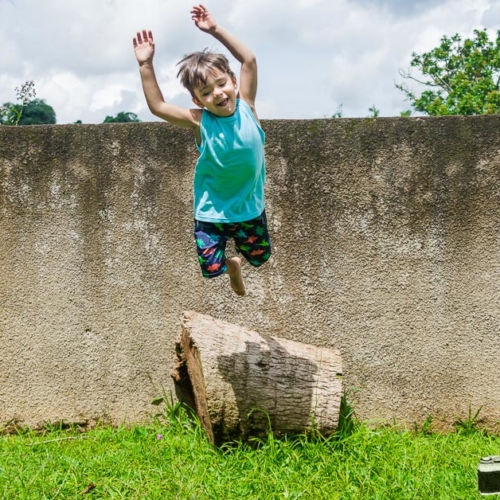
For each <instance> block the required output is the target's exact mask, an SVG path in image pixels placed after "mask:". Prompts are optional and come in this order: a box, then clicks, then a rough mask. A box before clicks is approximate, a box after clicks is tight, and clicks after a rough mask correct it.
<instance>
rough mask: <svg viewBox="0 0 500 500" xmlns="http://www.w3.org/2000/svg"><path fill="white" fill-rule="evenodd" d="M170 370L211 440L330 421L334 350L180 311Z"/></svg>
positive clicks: (337, 381)
mask: <svg viewBox="0 0 500 500" xmlns="http://www.w3.org/2000/svg"><path fill="white" fill-rule="evenodd" d="M181 323H182V332H181V336H180V338H179V340H178V342H177V343H176V361H175V365H174V368H173V370H172V377H173V379H174V383H175V388H176V394H177V397H178V399H179V400H180V401H183V402H185V403H187V404H188V405H189V406H190V407H191V408H192V409H193V410H194V411H195V412H196V414H197V415H198V418H199V420H200V422H201V425H202V426H203V428H204V429H205V431H206V432H207V435H208V437H209V439H210V440H211V442H212V443H215V444H219V443H221V442H223V441H226V440H233V439H241V440H245V439H248V437H250V436H263V435H265V434H266V433H267V432H268V431H269V430H270V429H272V431H273V432H274V433H275V434H277V435H282V434H297V433H304V432H309V431H311V430H312V429H314V430H315V431H318V432H320V433H321V434H323V435H328V434H330V433H332V432H333V431H334V430H335V429H336V428H337V425H338V419H339V410H340V399H341V395H342V361H341V357H340V354H339V352H338V351H337V350H333V349H326V348H321V347H315V346H312V345H307V344H302V343H299V342H294V341H291V340H286V339H281V338H276V337H270V336H268V335H262V334H259V333H257V332H254V331H251V330H248V329H246V328H243V327H241V326H237V325H233V324H231V323H227V322H224V321H221V320H217V319H214V318H212V317H210V316H207V315H204V314H199V313H196V312H192V311H190V312H185V313H183V315H182V318H181Z"/></svg>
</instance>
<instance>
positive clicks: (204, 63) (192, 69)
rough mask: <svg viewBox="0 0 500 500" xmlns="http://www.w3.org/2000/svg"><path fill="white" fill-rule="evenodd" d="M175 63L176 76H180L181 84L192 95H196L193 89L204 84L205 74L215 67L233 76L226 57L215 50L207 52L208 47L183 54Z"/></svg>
mask: <svg viewBox="0 0 500 500" xmlns="http://www.w3.org/2000/svg"><path fill="white" fill-rule="evenodd" d="M177 65H178V66H179V65H180V69H179V72H178V73H177V77H178V78H180V80H181V83H182V85H183V86H184V87H185V88H186V89H188V90H189V92H190V93H191V95H192V96H193V97H196V96H195V95H194V89H195V88H196V87H199V86H200V85H205V84H206V82H207V75H208V74H210V73H211V72H213V71H214V70H215V69H218V70H219V71H222V72H223V73H227V74H228V75H229V76H230V77H231V78H233V77H234V73H233V72H232V71H231V68H230V67H229V61H228V59H227V57H226V56H224V55H222V54H217V53H215V52H209V51H208V49H204V50H203V51H202V52H193V53H191V54H187V55H185V56H184V57H183V58H182V59H181V60H180V61H179V62H178V63H177Z"/></svg>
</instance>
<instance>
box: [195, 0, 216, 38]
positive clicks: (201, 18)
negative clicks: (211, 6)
mask: <svg viewBox="0 0 500 500" xmlns="http://www.w3.org/2000/svg"><path fill="white" fill-rule="evenodd" d="M191 14H192V15H191V19H192V20H193V21H194V24H196V27H197V28H199V29H200V30H201V31H206V32H210V31H213V30H215V28H217V22H216V21H215V19H214V16H212V14H210V11H209V10H208V9H207V8H206V7H205V6H204V5H201V4H200V5H195V6H194V7H193V8H192V10H191Z"/></svg>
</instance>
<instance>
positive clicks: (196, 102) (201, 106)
mask: <svg viewBox="0 0 500 500" xmlns="http://www.w3.org/2000/svg"><path fill="white" fill-rule="evenodd" d="M192 100H193V102H194V103H195V104H196V106H198V107H199V108H204V107H205V106H203V104H202V103H201V101H199V100H198V99H197V98H196V97H192Z"/></svg>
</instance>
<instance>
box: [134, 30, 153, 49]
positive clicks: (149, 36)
mask: <svg viewBox="0 0 500 500" xmlns="http://www.w3.org/2000/svg"><path fill="white" fill-rule="evenodd" d="M133 43H134V47H137V46H138V45H141V44H142V43H151V44H152V43H153V32H152V31H151V30H142V32H141V31H138V32H137V36H136V37H134V40H133Z"/></svg>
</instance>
